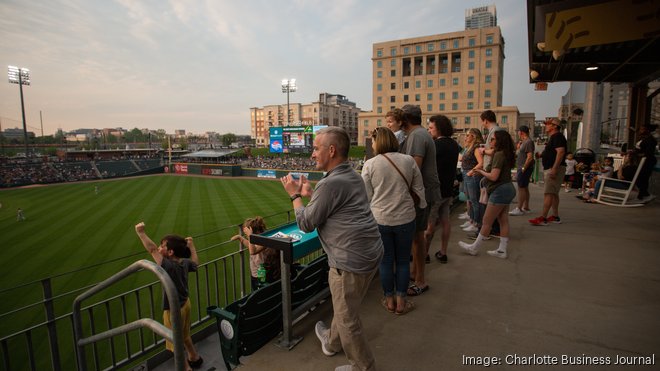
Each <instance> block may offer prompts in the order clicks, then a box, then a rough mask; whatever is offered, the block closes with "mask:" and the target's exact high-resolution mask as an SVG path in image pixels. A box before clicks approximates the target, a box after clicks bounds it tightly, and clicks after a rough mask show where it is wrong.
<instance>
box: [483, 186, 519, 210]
mask: <svg viewBox="0 0 660 371" xmlns="http://www.w3.org/2000/svg"><path fill="white" fill-rule="evenodd" d="M514 197H516V187H514V186H513V183H511V182H509V183H504V184H502V185H500V186H499V187H497V188H495V189H494V190H493V192H491V194H490V195H488V203H489V204H492V205H508V204H510V203H511V201H513V199H514Z"/></svg>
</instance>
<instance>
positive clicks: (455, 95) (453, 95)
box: [451, 91, 458, 99]
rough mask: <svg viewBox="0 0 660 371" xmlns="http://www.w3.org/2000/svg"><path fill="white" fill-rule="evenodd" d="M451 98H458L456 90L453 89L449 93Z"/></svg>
mask: <svg viewBox="0 0 660 371" xmlns="http://www.w3.org/2000/svg"><path fill="white" fill-rule="evenodd" d="M451 99H458V92H457V91H454V92H452V93H451Z"/></svg>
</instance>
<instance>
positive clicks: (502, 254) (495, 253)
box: [488, 250, 506, 259]
mask: <svg viewBox="0 0 660 371" xmlns="http://www.w3.org/2000/svg"><path fill="white" fill-rule="evenodd" d="M488 255H490V256H494V257H496V258H500V259H506V251H500V250H491V251H488Z"/></svg>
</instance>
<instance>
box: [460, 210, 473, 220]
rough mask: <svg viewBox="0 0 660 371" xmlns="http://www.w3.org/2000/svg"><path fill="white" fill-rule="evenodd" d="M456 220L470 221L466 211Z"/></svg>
mask: <svg viewBox="0 0 660 371" xmlns="http://www.w3.org/2000/svg"><path fill="white" fill-rule="evenodd" d="M458 219H461V220H465V219H470V216H469V215H468V213H467V211H466V212H464V213H463V214H461V215H459V216H458Z"/></svg>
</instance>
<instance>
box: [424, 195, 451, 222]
mask: <svg viewBox="0 0 660 371" xmlns="http://www.w3.org/2000/svg"><path fill="white" fill-rule="evenodd" d="M452 199H453V197H445V198H441V199H440V201H439V202H436V203H434V204H433V209H432V210H431V214H430V215H429V223H435V222H436V221H437V220H438V219H439V220H447V219H449V207H450V206H451V200H452Z"/></svg>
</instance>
